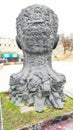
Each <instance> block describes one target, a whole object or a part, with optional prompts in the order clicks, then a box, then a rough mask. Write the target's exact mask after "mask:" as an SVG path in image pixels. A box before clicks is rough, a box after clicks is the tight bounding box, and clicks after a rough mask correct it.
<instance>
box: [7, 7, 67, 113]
mask: <svg viewBox="0 0 73 130" xmlns="http://www.w3.org/2000/svg"><path fill="white" fill-rule="evenodd" d="M16 29H17V36H16V42H17V44H18V46H19V48H20V49H22V51H23V56H24V57H23V58H24V61H23V68H22V70H21V71H20V72H18V73H16V74H12V75H11V76H10V90H9V92H10V99H11V102H14V103H15V104H16V105H20V104H21V103H22V102H26V103H27V104H29V105H31V104H34V106H35V110H36V111H38V112H41V111H43V110H44V106H48V107H50V106H53V107H55V108H58V109H62V108H63V102H64V101H65V96H64V93H63V88H64V83H65V82H66V79H65V76H64V75H62V74H59V73H57V72H56V71H54V70H53V68H52V60H51V57H52V51H53V49H55V47H56V45H57V43H58V40H59V36H58V35H57V30H58V18H57V15H56V14H55V13H54V11H52V10H51V9H50V8H48V7H46V6H42V5H32V6H29V7H27V8H25V9H23V10H22V11H21V13H20V14H19V16H18V17H17V19H16Z"/></svg>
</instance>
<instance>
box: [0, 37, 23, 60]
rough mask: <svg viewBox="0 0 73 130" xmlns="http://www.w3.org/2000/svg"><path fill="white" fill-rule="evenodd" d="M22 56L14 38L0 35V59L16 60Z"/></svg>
mask: <svg viewBox="0 0 73 130" xmlns="http://www.w3.org/2000/svg"><path fill="white" fill-rule="evenodd" d="M22 58H23V54H22V51H21V50H20V49H19V48H18V46H17V44H16V41H15V40H14V39H10V38H3V37H0V60H7V61H9V62H16V61H20V60H22Z"/></svg>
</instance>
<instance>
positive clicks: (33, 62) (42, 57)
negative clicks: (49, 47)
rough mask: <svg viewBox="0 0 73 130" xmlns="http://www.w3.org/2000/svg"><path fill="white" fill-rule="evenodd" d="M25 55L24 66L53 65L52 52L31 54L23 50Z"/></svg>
mask: <svg viewBox="0 0 73 130" xmlns="http://www.w3.org/2000/svg"><path fill="white" fill-rule="evenodd" d="M23 55H24V66H26V67H27V66H28V67H33V66H34V67H40V66H44V65H45V66H46V65H48V66H49V67H52V62H51V56H52V52H49V53H48V52H45V53H43V54H41V53H40V54H38V53H37V54H31V53H30V54H29V53H27V52H23Z"/></svg>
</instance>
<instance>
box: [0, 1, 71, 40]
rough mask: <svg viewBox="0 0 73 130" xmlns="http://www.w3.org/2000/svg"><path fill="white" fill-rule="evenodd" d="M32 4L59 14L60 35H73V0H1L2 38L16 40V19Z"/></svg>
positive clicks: (0, 32) (0, 31)
mask: <svg viewBox="0 0 73 130" xmlns="http://www.w3.org/2000/svg"><path fill="white" fill-rule="evenodd" d="M32 4H41V5H46V6H48V7H49V8H51V9H52V10H53V11H54V12H55V13H56V14H57V16H58V18H59V27H58V34H61V33H64V34H65V35H70V34H71V33H73V0H0V37H9V38H15V36H16V17H17V16H18V14H19V13H20V12H21V9H23V8H25V7H27V6H29V5H32Z"/></svg>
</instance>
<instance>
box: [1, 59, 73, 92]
mask: <svg viewBox="0 0 73 130" xmlns="http://www.w3.org/2000/svg"><path fill="white" fill-rule="evenodd" d="M21 68H22V65H8V66H4V67H3V69H1V70H0V92H4V91H8V90H9V78H10V75H11V74H12V73H15V72H18V71H20V70H21ZM53 68H54V69H55V70H56V71H57V72H60V73H62V74H65V76H66V80H67V82H66V84H65V89H64V91H68V90H69V89H70V90H72V91H73V62H60V61H59V62H58V61H55V62H53Z"/></svg>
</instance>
